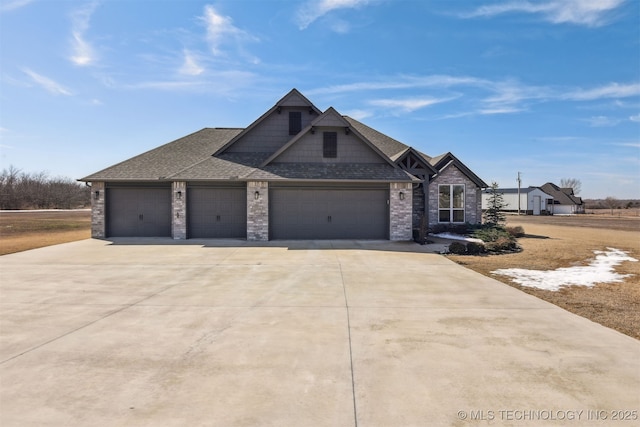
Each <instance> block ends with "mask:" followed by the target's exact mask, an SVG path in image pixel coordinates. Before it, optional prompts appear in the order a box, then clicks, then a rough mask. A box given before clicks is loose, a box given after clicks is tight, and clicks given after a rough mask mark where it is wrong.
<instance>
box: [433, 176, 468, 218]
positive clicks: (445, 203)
mask: <svg viewBox="0 0 640 427" xmlns="http://www.w3.org/2000/svg"><path fill="white" fill-rule="evenodd" d="M438 222H464V185H455V184H453V185H449V184H447V185H440V186H438Z"/></svg>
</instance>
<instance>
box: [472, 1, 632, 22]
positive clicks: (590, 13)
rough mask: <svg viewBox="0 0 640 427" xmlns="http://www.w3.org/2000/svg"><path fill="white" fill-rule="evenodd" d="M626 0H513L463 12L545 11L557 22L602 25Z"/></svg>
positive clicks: (475, 14) (546, 16) (489, 14)
mask: <svg viewBox="0 0 640 427" xmlns="http://www.w3.org/2000/svg"><path fill="white" fill-rule="evenodd" d="M625 1H626V0H548V1H543V2H540V1H536V2H534V1H524V0H513V1H508V2H502V3H495V4H491V5H486V6H480V7H478V8H476V9H475V10H474V11H472V12H470V13H466V14H462V15H460V17H462V18H479V17H488V18H490V17H494V16H497V15H502V14H506V13H530V14H539V15H542V16H543V18H544V20H546V21H547V22H551V23H553V24H575V25H584V26H587V27H600V26H602V25H605V24H607V23H608V18H609V16H610V13H611V12H612V11H613V10H614V9H617V8H618V7H620V6H621V5H622V4H623V3H624V2H625Z"/></svg>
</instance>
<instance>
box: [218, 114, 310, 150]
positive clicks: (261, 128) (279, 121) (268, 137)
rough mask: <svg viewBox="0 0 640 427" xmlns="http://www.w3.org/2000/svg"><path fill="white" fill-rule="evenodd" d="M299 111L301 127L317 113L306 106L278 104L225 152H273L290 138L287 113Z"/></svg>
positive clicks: (308, 122) (308, 123)
mask: <svg viewBox="0 0 640 427" xmlns="http://www.w3.org/2000/svg"><path fill="white" fill-rule="evenodd" d="M291 112H297V113H300V125H301V128H302V129H304V128H305V127H307V126H309V125H310V124H311V122H312V121H313V120H314V119H316V118H317V117H318V114H317V113H316V112H315V111H313V110H309V107H307V106H302V107H300V106H291V107H283V106H280V107H278V108H276V109H274V110H273V111H271V113H270V114H269V115H268V116H266V117H264V118H263V119H262V120H261V121H260V122H259V123H257V124H256V125H255V126H253V128H252V129H251V131H250V132H246V133H245V134H244V135H242V136H240V137H239V138H238V139H237V140H236V141H234V143H233V144H232V145H230V146H229V147H228V148H227V149H226V150H225V152H226V153H274V152H276V151H278V150H279V149H280V148H282V147H283V146H284V145H285V144H286V143H287V142H288V141H289V140H290V139H291V137H292V136H291V135H290V134H289V118H290V115H289V113H291Z"/></svg>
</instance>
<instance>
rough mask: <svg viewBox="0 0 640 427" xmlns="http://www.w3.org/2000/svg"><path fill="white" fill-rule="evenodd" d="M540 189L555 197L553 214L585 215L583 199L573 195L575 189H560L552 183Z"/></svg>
mask: <svg viewBox="0 0 640 427" xmlns="http://www.w3.org/2000/svg"><path fill="white" fill-rule="evenodd" d="M540 189H541V190H543V191H544V192H545V193H547V194H550V195H551V196H552V197H553V211H552V213H554V214H556V215H573V214H579V213H584V203H583V202H582V198H581V197H578V196H576V195H575V194H573V188H560V187H558V186H557V185H555V184H553V183H551V182H547V183H546V184H545V185H543V186H542V187H540Z"/></svg>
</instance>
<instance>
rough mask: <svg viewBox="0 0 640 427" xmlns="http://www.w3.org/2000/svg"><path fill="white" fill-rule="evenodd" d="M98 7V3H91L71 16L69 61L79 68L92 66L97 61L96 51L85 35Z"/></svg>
mask: <svg viewBox="0 0 640 427" xmlns="http://www.w3.org/2000/svg"><path fill="white" fill-rule="evenodd" d="M97 6H98V3H97V2H92V3H89V4H87V5H85V6H84V7H82V8H80V9H78V10H76V11H75V12H73V14H72V15H71V49H72V54H71V57H70V58H69V59H70V60H71V62H73V63H74V64H76V65H79V66H86V65H91V64H92V63H93V62H95V61H96V54H95V51H94V49H93V47H92V46H91V44H90V43H89V42H88V41H87V40H86V39H85V33H86V32H87V30H88V29H89V21H90V20H91V15H92V14H93V12H94V11H95V10H96V7H97Z"/></svg>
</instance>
